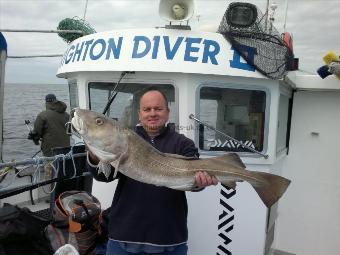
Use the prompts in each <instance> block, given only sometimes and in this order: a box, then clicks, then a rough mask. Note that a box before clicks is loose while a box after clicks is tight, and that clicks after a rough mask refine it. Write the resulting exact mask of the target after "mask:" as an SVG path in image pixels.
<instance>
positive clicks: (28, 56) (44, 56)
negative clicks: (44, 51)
mask: <svg viewBox="0 0 340 255" xmlns="http://www.w3.org/2000/svg"><path fill="white" fill-rule="evenodd" d="M62 56H63V54H49V55H27V56H8V57H7V58H53V57H62Z"/></svg>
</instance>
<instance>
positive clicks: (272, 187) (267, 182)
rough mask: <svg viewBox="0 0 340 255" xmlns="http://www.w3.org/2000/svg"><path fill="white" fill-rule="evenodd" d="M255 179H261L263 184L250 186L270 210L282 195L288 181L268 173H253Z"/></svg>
mask: <svg viewBox="0 0 340 255" xmlns="http://www.w3.org/2000/svg"><path fill="white" fill-rule="evenodd" d="M253 173H254V175H255V176H256V177H257V178H261V179H263V180H264V182H261V183H256V184H252V183H251V184H252V186H253V187H254V189H255V191H256V192H257V194H258V195H259V197H260V198H261V200H262V201H263V203H264V204H265V205H266V206H267V207H268V208H270V207H271V206H272V205H273V204H275V203H276V202H277V201H278V200H279V198H280V197H281V196H282V195H283V194H284V192H285V191H286V189H287V188H288V185H289V184H290V180H288V179H286V178H284V177H281V176H278V175H275V174H270V173H264V172H253Z"/></svg>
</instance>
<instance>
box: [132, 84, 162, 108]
mask: <svg viewBox="0 0 340 255" xmlns="http://www.w3.org/2000/svg"><path fill="white" fill-rule="evenodd" d="M151 91H157V92H159V93H160V94H161V95H162V96H163V98H164V101H165V106H166V107H167V108H168V109H169V101H168V98H167V97H166V95H165V93H164V92H163V91H161V90H160V89H159V88H157V87H155V86H150V87H147V88H146V89H144V90H143V91H142V93H141V96H140V97H139V104H138V107H139V106H140V100H141V98H142V97H143V96H144V95H145V94H146V93H148V92H151Z"/></svg>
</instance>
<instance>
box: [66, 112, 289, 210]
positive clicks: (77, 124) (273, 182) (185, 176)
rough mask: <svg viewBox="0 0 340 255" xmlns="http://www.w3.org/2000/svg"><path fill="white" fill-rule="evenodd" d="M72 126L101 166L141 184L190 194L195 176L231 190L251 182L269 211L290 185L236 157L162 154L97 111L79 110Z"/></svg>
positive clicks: (228, 154)
mask: <svg viewBox="0 0 340 255" xmlns="http://www.w3.org/2000/svg"><path fill="white" fill-rule="evenodd" d="M72 126H73V130H75V131H76V133H78V134H79V135H80V136H81V137H82V138H83V139H84V142H85V143H86V145H87V146H88V147H89V149H90V150H91V152H93V153H94V154H95V155H96V156H97V157H98V158H99V159H100V161H101V162H100V163H101V164H103V163H104V165H105V164H106V165H107V164H110V165H112V166H113V167H114V168H115V169H116V170H118V171H119V172H121V173H122V174H124V175H126V176H128V177H130V178H132V179H135V180H137V181H140V182H144V183H148V184H154V185H157V186H165V187H168V188H171V189H177V190H184V191H186V190H192V189H193V188H194V187H195V173H196V172H197V171H206V172H207V173H208V174H209V175H211V176H215V177H216V178H217V180H218V181H219V182H221V183H222V184H224V185H226V186H228V187H230V188H235V187H236V182H240V181H247V182H248V183H250V184H251V185H252V186H253V188H254V189H255V190H256V192H257V194H258V195H259V196H260V198H261V200H262V201H263V203H264V204H265V205H266V206H267V207H270V206H272V205H273V204H274V203H275V202H277V200H278V199H279V198H280V197H281V196H282V195H283V193H284V192H285V190H286V189H287V187H288V185H289V183H290V181H289V180H288V179H285V178H283V177H281V176H277V175H273V174H269V173H264V172H254V171H248V170H246V169H245V168H246V167H245V165H244V164H243V163H242V161H241V159H240V158H239V156H238V155H237V154H236V153H226V154H224V155H223V156H217V157H212V158H205V159H196V160H193V159H192V158H187V157H183V156H180V155H174V154H168V153H162V152H160V151H158V150H157V149H155V148H154V147H152V146H151V145H150V144H149V143H147V142H146V141H144V140H143V138H141V137H140V136H139V135H137V134H136V133H135V132H133V131H132V130H130V129H127V128H124V127H123V126H121V125H120V123H119V122H117V121H115V120H113V119H110V118H107V117H105V116H104V115H102V114H99V113H96V112H93V111H89V110H83V109H79V108H77V109H76V110H75V112H74V117H73V118H72Z"/></svg>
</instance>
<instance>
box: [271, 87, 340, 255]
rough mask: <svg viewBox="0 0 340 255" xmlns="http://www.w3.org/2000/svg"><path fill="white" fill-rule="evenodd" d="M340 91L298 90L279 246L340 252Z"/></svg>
mask: <svg viewBox="0 0 340 255" xmlns="http://www.w3.org/2000/svg"><path fill="white" fill-rule="evenodd" d="M339 85H340V83H339ZM339 159H340V92H336V91H330V92H315V91H298V92H297V93H296V94H295V96H294V103H293V112H292V125H291V136H290V144H289V153H288V156H287V158H286V160H285V162H284V166H283V175H284V176H285V177H287V178H289V179H291V180H292V183H291V185H290V187H289V188H288V190H287V192H286V194H285V196H284V197H283V198H282V199H281V200H280V203H279V217H278V221H277V225H276V233H275V246H276V248H277V249H279V250H283V251H287V252H290V253H293V254H309V255H318V254H339V250H340V242H339V233H340V213H339V212H340V203H339V198H340V186H339V180H340V164H339Z"/></svg>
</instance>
